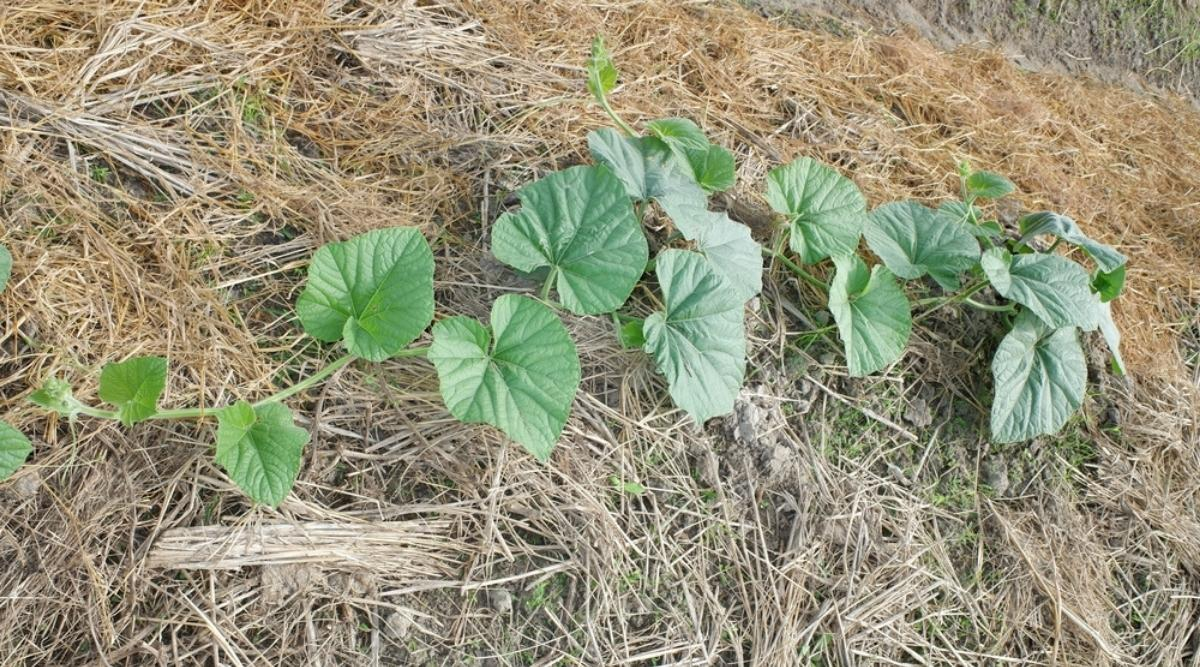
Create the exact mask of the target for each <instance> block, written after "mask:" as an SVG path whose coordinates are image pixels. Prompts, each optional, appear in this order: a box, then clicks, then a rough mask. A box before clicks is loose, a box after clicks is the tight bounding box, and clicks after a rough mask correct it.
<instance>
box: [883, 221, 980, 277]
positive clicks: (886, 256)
mask: <svg viewBox="0 0 1200 667" xmlns="http://www.w3.org/2000/svg"><path fill="white" fill-rule="evenodd" d="M864 236H866V239H867V245H869V246H870V247H871V250H872V251H873V252H874V253H875V254H876V255H879V258H880V259H882V260H883V263H884V264H886V265H887V267H888V269H890V270H891V271H892V273H894V274H896V275H897V276H900V277H901V278H907V279H909V280H912V279H915V278H920V277H921V276H923V275H925V274H926V273H928V274H929V275H930V276H932V277H933V279H934V280H936V281H937V283H938V284H939V285H941V286H942V288H943V289H946V290H948V291H952V290H956V289H958V288H959V282H958V274H959V273H962V272H963V271H967V270H968V269H970V268H971V267H972V266H974V265H975V262H978V261H979V243H978V242H977V241H976V240H975V238H974V237H973V236H972V235H971V233H970V232H969V231H968V230H967V228H966V226H965V225H959V224H955V223H953V222H950V221H948V220H947V219H946V218H944V217H939V216H938V215H937V214H936V213H934V212H933V211H932V210H930V209H928V208H925V207H924V206H922V205H920V204H918V203H916V202H911V201H905V202H895V203H892V204H885V205H883V206H880V207H879V208H876V209H875V210H874V211H871V214H870V217H869V222H868V223H867V227H866V230H865V231H864Z"/></svg>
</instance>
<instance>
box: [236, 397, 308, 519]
mask: <svg viewBox="0 0 1200 667" xmlns="http://www.w3.org/2000/svg"><path fill="white" fill-rule="evenodd" d="M306 444H308V431H306V430H304V429H302V428H299V427H297V426H296V425H295V424H294V423H293V422H292V411H291V410H288V409H287V407H285V406H284V405H282V404H280V403H267V404H265V405H260V406H258V407H254V406H252V405H250V404H249V403H247V402H246V401H238V402H237V403H234V404H233V405H231V406H229V407H227V408H223V409H221V410H220V411H219V412H217V456H216V459H217V463H218V464H220V465H221V467H222V468H224V469H225V472H227V473H228V474H229V478H230V479H232V480H233V482H234V483H235V484H237V485H238V487H239V488H241V490H242V491H244V492H245V493H246V495H248V496H250V497H251V498H252V499H254V500H255V501H257V502H260V503H263V504H264V505H270V506H271V507H278V506H279V504H280V503H282V502H283V499H284V498H287V495H288V493H289V492H291V490H292V485H294V484H295V483H296V475H297V473H299V472H300V459H301V455H302V454H303V452H304V445H306Z"/></svg>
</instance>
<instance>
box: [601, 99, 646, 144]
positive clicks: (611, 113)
mask: <svg viewBox="0 0 1200 667" xmlns="http://www.w3.org/2000/svg"><path fill="white" fill-rule="evenodd" d="M600 106H601V107H603V108H604V113H606V114H608V117H609V118H611V119H612V120H613V122H614V123H616V124H617V127H619V128H621V131H622V132H624V133H625V134H627V135H629V136H631V137H636V136H638V133H637V131H635V130H634V129H633V128H632V127H630V126H629V123H626V122H625V121H624V120H622V119H621V117H620V116H618V115H617V112H616V111H613V108H612V105H610V104H609V103H608V95H601V96H600Z"/></svg>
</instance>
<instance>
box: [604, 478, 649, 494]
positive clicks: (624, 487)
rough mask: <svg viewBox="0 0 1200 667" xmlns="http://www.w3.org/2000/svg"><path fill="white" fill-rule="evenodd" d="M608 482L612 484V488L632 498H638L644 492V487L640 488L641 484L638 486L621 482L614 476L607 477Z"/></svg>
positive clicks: (634, 483) (633, 483) (635, 483)
mask: <svg viewBox="0 0 1200 667" xmlns="http://www.w3.org/2000/svg"><path fill="white" fill-rule="evenodd" d="M608 481H609V482H610V483H612V485H613V488H615V489H617V490H618V491H623V492H625V493H627V494H629V495H632V496H640V495H642V494H643V493H645V492H646V487H644V486H642V485H641V484H638V483H637V482H622V481H621V479H620V478H619V477H617V476H615V475H613V476H611V477H609V478H608Z"/></svg>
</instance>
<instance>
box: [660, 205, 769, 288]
mask: <svg viewBox="0 0 1200 667" xmlns="http://www.w3.org/2000/svg"><path fill="white" fill-rule="evenodd" d="M659 204H660V205H661V206H662V208H663V210H664V211H666V212H667V215H669V216H670V217H671V220H672V221H674V222H675V226H676V227H677V228H678V229H679V232H680V233H681V234H683V237H684V238H685V239H687V240H689V241H695V242H696V251H697V252H699V253H700V254H702V255H704V257H705V259H707V260H708V263H709V265H710V267H711V268H712V269H713V271H715V272H716V273H717V275H719V276H721V278H723V279H724V280H725V282H726V283H727V284H728V285H729V287H730V288H731V289H733V290H734V291H735V292H736V293H737V295H738V298H739V299H741V300H742V301H743V302H745V301H747V300H749V299H751V298H752V297H753V296H754V295H755V294H758V293H759V292H761V291H762V272H763V257H762V246H760V245H758V243H756V242H755V241H754V238H753V237H752V236H751V235H750V228H749V227H746V226H745V225H743V224H741V223H738V222H734V221H733V220H731V219H730V218H729V216H728V215H726V214H725V213H718V212H716V211H710V210H708V207H707V206H706V205H705V204H706V202H705V201H704V200H703V199H701V200H698V201H697V200H695V199H691V198H681V197H664V198H663V199H661V200H659Z"/></svg>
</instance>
